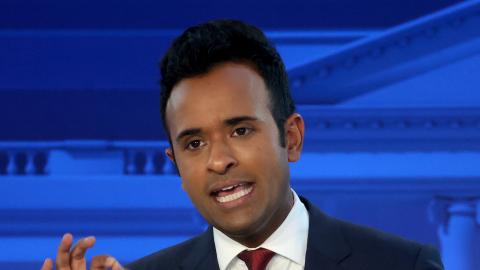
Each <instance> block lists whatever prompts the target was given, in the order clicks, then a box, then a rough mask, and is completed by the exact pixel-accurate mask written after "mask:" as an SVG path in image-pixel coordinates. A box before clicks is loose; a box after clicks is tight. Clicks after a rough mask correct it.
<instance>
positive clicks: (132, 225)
mask: <svg viewBox="0 0 480 270" xmlns="http://www.w3.org/2000/svg"><path fill="white" fill-rule="evenodd" d="M206 226H207V224H206V222H205V221H204V219H203V218H202V217H201V216H200V214H199V213H198V212H197V211H196V210H195V209H194V208H178V207H176V208H152V209H128V208H125V209H88V208H85V209H64V208H62V207H61V206H59V207H58V209H14V210H13V209H0V237H3V236H9V237H18V236H21V237H27V236H36V237H45V236H59V235H62V234H63V233H65V232H71V233H73V234H74V235H88V234H91V233H92V232H94V233H95V235H109V236H125V235H128V236H148V235H162V236H169V235H195V234H199V233H201V232H202V231H204V230H205V228H206Z"/></svg>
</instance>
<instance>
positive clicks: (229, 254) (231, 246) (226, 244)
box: [213, 189, 308, 270]
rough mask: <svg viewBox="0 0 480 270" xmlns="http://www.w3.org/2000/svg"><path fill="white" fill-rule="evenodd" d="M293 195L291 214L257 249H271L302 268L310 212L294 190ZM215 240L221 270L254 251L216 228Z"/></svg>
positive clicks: (214, 230)
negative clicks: (242, 255) (247, 250)
mask: <svg viewBox="0 0 480 270" xmlns="http://www.w3.org/2000/svg"><path fill="white" fill-rule="evenodd" d="M292 193H293V197H294V203H293V207H292V209H291V210H290V213H289V214H288V215H287V217H286V218H285V220H284V221H283V223H282V224H281V225H280V226H279V227H278V228H277V230H276V231H275V232H274V233H273V234H272V235H270V237H268V239H267V240H265V242H264V243H263V244H261V245H260V246H258V247H257V248H260V247H263V248H266V249H269V250H271V251H273V252H275V253H276V254H278V255H281V256H283V257H286V258H288V259H289V260H292V261H294V262H295V263H297V264H299V265H301V266H305V255H306V252H307V238H308V212H307V209H306V208H305V205H304V204H303V203H302V202H301V201H300V198H299V197H298V195H297V193H296V192H295V191H294V190H293V189H292ZM213 240H214V242H215V249H216V251H217V260H218V265H219V267H220V270H225V269H227V266H228V265H229V264H230V262H231V261H232V260H233V259H234V258H235V257H236V256H237V255H238V254H239V253H240V252H242V251H243V250H245V249H249V250H251V249H252V248H248V247H246V246H244V245H242V244H240V243H238V242H236V241H235V240H233V239H231V238H230V237H228V236H227V235H225V234H224V233H222V232H221V231H219V230H217V229H216V228H213ZM253 249H256V248H253Z"/></svg>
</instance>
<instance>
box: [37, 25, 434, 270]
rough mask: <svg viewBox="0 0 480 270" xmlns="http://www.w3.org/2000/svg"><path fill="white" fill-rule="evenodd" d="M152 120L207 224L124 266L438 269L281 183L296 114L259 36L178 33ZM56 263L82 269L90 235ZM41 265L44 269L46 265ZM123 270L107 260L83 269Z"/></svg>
mask: <svg viewBox="0 0 480 270" xmlns="http://www.w3.org/2000/svg"><path fill="white" fill-rule="evenodd" d="M161 73H162V82H161V86H162V101H161V113H162V119H163V122H164V125H165V129H166V131H167V134H168V137H169V140H170V148H168V149H167V150H166V154H167V155H168V157H169V158H170V160H171V161H172V162H173V163H174V164H175V165H176V166H177V169H178V172H179V174H180V176H181V178H182V188H183V189H184V190H185V191H186V192H187V193H188V195H189V197H190V199H191V200H192V202H193V204H194V205H195V207H196V208H197V209H198V211H199V212H200V213H201V214H202V215H203V217H204V218H205V219H206V220H207V221H208V223H209V224H210V225H211V226H210V228H209V229H208V230H207V231H206V232H205V233H203V234H202V235H200V236H197V237H195V238H193V239H191V240H188V241H186V242H184V243H181V244H178V245H176V246H174V247H171V248H167V249H165V250H162V251H159V252H157V253H154V254H152V255H149V256H147V257H145V258H142V259H140V260H138V261H135V262H133V263H131V264H130V265H128V266H127V267H128V268H129V269H132V270H147V269H148V270H153V269H220V270H227V269H228V270H234V269H248V270H260V269H262V270H263V269H275V270H277V269H278V270H281V269H288V270H293V269H314V270H315V269H322V270H327V269H329V270H333V269H338V270H340V269H344V270H357V269H364V270H376V269H377V270H386V269H388V270H408V269H412V270H414V269H415V270H420V269H424V270H426V269H443V266H442V263H441V261H440V258H439V256H438V253H437V252H436V251H435V250H434V249H433V248H431V247H428V246H423V245H420V244H417V243H413V242H410V241H407V240H403V239H400V238H397V237H394V236H391V235H387V234H384V233H381V232H378V231H375V230H372V229H368V228H364V227H361V226H357V225H353V224H349V223H346V222H343V221H339V220H336V219H333V218H330V217H328V216H326V215H325V214H323V213H322V212H320V210H318V209H317V208H315V206H313V205H312V204H311V203H310V202H309V201H308V200H307V199H305V198H300V197H299V196H298V195H297V194H296V193H295V191H293V190H292V189H291V187H290V173H289V167H288V163H289V162H295V161H297V160H298V159H299V158H300V153H301V150H302V145H303V138H304V122H303V119H302V117H301V116H300V115H299V114H298V113H295V105H294V103H293V101H292V98H291V96H290V92H289V87H288V80H287V74H286V71H285V67H284V64H283V62H282V60H281V58H280V56H279V55H278V53H277V51H276V50H275V49H274V47H273V46H272V45H271V44H270V43H269V42H268V40H267V39H266V37H265V36H264V34H263V33H262V32H261V31H260V30H259V29H257V28H256V27H254V26H251V25H247V24H244V23H242V22H239V21H229V20H220V21H212V22H208V23H205V24H202V25H199V26H195V27H191V28H189V29H187V30H186V31H185V32H184V33H183V34H182V35H181V36H180V37H179V38H177V39H176V40H175V42H174V43H173V45H172V47H171V48H170V49H169V51H168V52H167V54H166V56H165V57H164V59H163V60H162V64H161ZM72 242H73V240H72V236H71V235H70V234H66V235H65V236H64V238H63V239H62V242H61V244H60V247H59V251H58V254H57V259H56V263H57V268H58V269H62V270H66V269H70V270H80V269H82V270H83V269H86V262H85V257H84V255H85V252H86V250H87V249H88V248H90V247H91V246H93V244H94V242H95V239H94V238H93V237H89V238H84V239H82V240H80V241H79V242H78V243H77V245H76V246H75V247H74V248H73V249H71V245H72ZM52 266H53V262H52V261H51V260H49V259H48V260H46V262H45V263H44V266H43V268H42V269H44V270H47V269H51V268H52ZM108 267H111V268H112V269H114V270H117V269H122V267H121V266H120V264H119V263H118V262H117V261H116V260H115V259H114V258H112V257H109V256H107V255H104V256H97V257H94V258H93V259H92V263H91V269H105V268H108Z"/></svg>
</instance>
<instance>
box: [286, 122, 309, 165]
mask: <svg viewBox="0 0 480 270" xmlns="http://www.w3.org/2000/svg"><path fill="white" fill-rule="evenodd" d="M304 133H305V123H304V122H303V118H302V116H301V115H300V114H298V113H293V114H292V115H290V116H289V117H288V118H287V120H286V121H285V139H286V147H287V151H288V161H290V162H295V161H297V160H299V159H300V153H301V152H302V147H303V138H304V137H303V136H304Z"/></svg>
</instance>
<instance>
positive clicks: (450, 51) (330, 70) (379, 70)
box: [289, 1, 480, 104]
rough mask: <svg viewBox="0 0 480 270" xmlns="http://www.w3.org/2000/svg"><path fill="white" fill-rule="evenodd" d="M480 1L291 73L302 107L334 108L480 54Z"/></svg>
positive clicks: (351, 46)
mask: <svg viewBox="0 0 480 270" xmlns="http://www.w3.org/2000/svg"><path fill="white" fill-rule="evenodd" d="M479 25H480V1H467V2H464V3H461V4H458V5H456V6H453V7H450V8H447V9H445V10H442V11H440V12H437V13H434V14H432V15H428V16H425V17H422V18H420V19H417V20H414V21H411V22H408V23H405V24H402V25H400V26H397V27H394V28H391V29H390V30H387V31H384V32H383V33H381V34H379V35H375V36H372V37H368V38H365V39H362V40H359V41H357V42H353V43H351V44H349V45H347V46H345V47H344V48H343V49H341V50H339V51H337V52H336V53H335V54H332V55H329V56H326V57H324V58H322V59H320V60H318V61H315V62H312V63H309V64H306V65H304V66H301V67H298V68H295V69H293V70H290V72H289V75H290V81H291V85H292V89H293V95H294V98H295V99H296V100H297V102H298V103H301V104H334V103H338V102H341V101H344V100H347V99H350V98H352V97H354V96H358V95H360V94H364V93H367V92H370V91H373V90H375V89H378V88H380V87H382V86H385V85H388V84H391V83H394V82H396V81H399V80H403V79H406V78H409V77H411V76H413V75H416V74H420V73H423V72H426V71H429V70H432V69H434V68H436V67H438V66H441V65H444V64H446V63H451V62H453V61H456V60H459V59H462V58H466V57H469V56H471V55H474V54H476V53H479V52H480V39H479V36H480V27H478V26H479Z"/></svg>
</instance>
